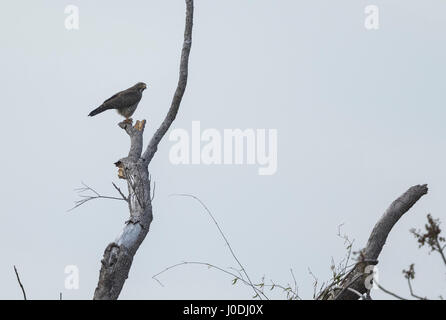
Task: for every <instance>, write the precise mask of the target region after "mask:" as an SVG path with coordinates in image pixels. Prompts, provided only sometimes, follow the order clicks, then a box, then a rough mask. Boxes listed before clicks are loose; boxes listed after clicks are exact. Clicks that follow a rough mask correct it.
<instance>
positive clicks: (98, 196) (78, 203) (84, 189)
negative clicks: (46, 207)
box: [67, 182, 128, 212]
mask: <svg viewBox="0 0 446 320" xmlns="http://www.w3.org/2000/svg"><path fill="white" fill-rule="evenodd" d="M82 185H83V187H82V188H77V189H75V191H77V192H78V193H79V197H81V200H77V201H75V202H74V204H75V205H74V207H73V208H71V209H69V210H68V211H67V212H70V211H73V210H74V209H76V208H77V207H80V206H81V205H83V204H85V203H86V202H88V201H91V200H95V199H110V200H121V201H122V200H123V201H126V202H128V200H127V199H126V198H125V197H123V198H117V197H110V196H103V195H101V194H100V193H99V192H97V191H96V190H94V189H93V188H91V187H89V186H87V185H86V184H85V183H83V182H82ZM87 191H90V192H92V193H93V194H94V195H83V194H82V193H84V192H87Z"/></svg>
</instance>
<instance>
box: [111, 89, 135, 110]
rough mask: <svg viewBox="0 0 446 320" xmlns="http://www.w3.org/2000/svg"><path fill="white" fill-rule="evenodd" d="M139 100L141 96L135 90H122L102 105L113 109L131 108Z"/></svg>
mask: <svg viewBox="0 0 446 320" xmlns="http://www.w3.org/2000/svg"><path fill="white" fill-rule="evenodd" d="M139 100H141V94H140V93H139V92H138V91H136V90H124V91H121V92H118V93H117V94H115V95H114V96H112V97H110V98H108V99H107V100H105V101H104V103H103V104H104V105H107V106H109V107H111V108H113V109H119V108H122V107H129V106H133V105H134V104H135V103H138V102H139Z"/></svg>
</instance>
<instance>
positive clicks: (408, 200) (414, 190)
mask: <svg viewBox="0 0 446 320" xmlns="http://www.w3.org/2000/svg"><path fill="white" fill-rule="evenodd" d="M427 191H428V188H427V185H425V184H424V185H416V186H413V187H411V188H409V189H408V190H407V191H406V192H405V193H403V194H402V195H401V196H400V197H399V198H398V199H396V200H395V201H393V202H392V204H391V205H390V207H389V208H388V209H387V210H386V212H384V214H383V216H382V217H381V218H380V219H379V220H378V222H377V223H376V225H375V227H374V228H373V230H372V232H371V234H370V237H369V240H368V241H367V245H366V247H365V248H364V249H363V250H362V251H361V252H360V256H359V259H358V262H357V263H356V265H355V266H354V268H353V269H352V270H351V271H350V272H349V273H348V274H347V275H346V276H345V277H344V279H343V280H342V282H341V286H340V287H337V288H333V289H332V290H331V291H330V292H329V293H328V294H324V297H323V299H334V300H357V299H359V298H360V297H361V296H362V295H364V294H368V293H369V290H370V287H369V288H368V287H367V285H370V284H371V283H370V282H369V278H370V272H371V271H372V268H368V267H369V266H374V265H376V264H378V257H379V254H380V253H381V251H382V249H383V247H384V244H385V243H386V240H387V236H388V235H389V233H390V231H391V230H392V228H393V226H394V225H395V224H396V223H397V222H398V220H399V219H400V218H401V217H402V216H403V215H404V214H405V213H406V212H407V211H409V209H410V208H411V207H412V206H413V205H414V204H415V203H416V202H417V201H418V200H419V199H420V198H421V197H422V196H423V195H425V194H426V193H427Z"/></svg>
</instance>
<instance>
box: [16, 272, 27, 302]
mask: <svg viewBox="0 0 446 320" xmlns="http://www.w3.org/2000/svg"><path fill="white" fill-rule="evenodd" d="M14 271H15V275H16V277H17V281H18V283H19V285H20V288H21V289H22V293H23V300H26V293H25V288H23V284H22V282H21V281H20V277H19V273H18V271H17V268H16V267H15V266H14Z"/></svg>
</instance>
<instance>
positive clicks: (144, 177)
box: [93, 0, 193, 300]
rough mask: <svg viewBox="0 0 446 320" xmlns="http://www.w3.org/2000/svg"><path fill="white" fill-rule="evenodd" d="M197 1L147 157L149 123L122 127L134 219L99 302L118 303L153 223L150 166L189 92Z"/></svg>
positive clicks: (123, 172)
mask: <svg viewBox="0 0 446 320" xmlns="http://www.w3.org/2000/svg"><path fill="white" fill-rule="evenodd" d="M192 20H193V0H186V25H185V33H184V42H183V49H182V54H181V62H180V76H179V81H178V86H177V89H176V91H175V94H174V97H173V100H172V104H171V106H170V109H169V111H168V113H167V115H166V117H165V119H164V121H163V122H162V124H161V126H160V127H159V128H158V130H157V131H156V132H155V134H154V136H153V137H152V139H151V140H150V143H149V145H148V146H147V149H146V151H145V152H144V155H143V157H141V153H142V150H143V134H144V128H145V124H146V121H145V120H142V121H137V122H136V124H135V125H134V126H133V125H132V123H131V122H129V121H123V122H121V123H119V127H121V128H122V129H123V130H125V132H126V133H127V134H128V135H129V137H130V151H129V154H128V156H127V157H125V158H123V159H120V160H119V161H117V162H116V163H115V165H116V166H117V167H118V177H119V178H121V179H125V180H127V186H128V191H129V197H128V202H129V211H130V219H129V220H128V221H126V223H125V226H124V228H123V230H122V232H121V234H120V235H119V236H118V237H117V238H116V239H115V241H113V242H112V243H110V244H109V245H108V246H107V248H106V249H105V252H104V257H103V259H102V260H101V270H100V273H99V281H98V284H97V287H96V290H95V292H94V297H93V299H95V300H115V299H117V298H118V297H119V294H120V293H121V290H122V288H123V286H124V283H125V281H126V279H127V278H128V275H129V271H130V268H131V266H132V262H133V257H134V256H135V254H136V252H137V250H138V248H139V246H140V245H141V243H142V242H143V241H144V239H145V237H146V236H147V234H148V232H149V228H150V224H151V222H152V219H153V215H152V202H151V201H152V199H151V192H150V177H149V171H148V165H149V164H150V161H151V160H152V158H153V156H154V155H155V153H156V151H157V149H158V144H159V143H160V142H161V140H162V138H163V137H164V135H165V134H166V132H167V131H168V130H169V128H170V126H171V125H172V122H173V121H174V120H175V117H176V115H177V113H178V109H179V106H180V104H181V100H182V97H183V94H184V91H185V89H186V84H187V75H188V61H189V53H190V49H191V44H192Z"/></svg>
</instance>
